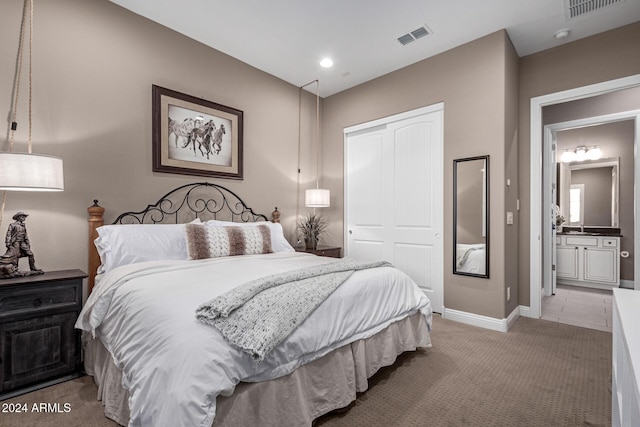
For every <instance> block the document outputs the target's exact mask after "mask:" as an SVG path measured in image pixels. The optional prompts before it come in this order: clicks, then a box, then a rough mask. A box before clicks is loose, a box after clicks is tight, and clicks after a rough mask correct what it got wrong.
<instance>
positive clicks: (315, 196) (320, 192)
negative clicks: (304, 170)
mask: <svg viewBox="0 0 640 427" xmlns="http://www.w3.org/2000/svg"><path fill="white" fill-rule="evenodd" d="M330 200H331V192H330V191H329V190H325V189H322V188H314V189H312V190H306V191H305V192H304V205H305V206H306V207H308V208H328V207H329V206H330V205H331V202H330Z"/></svg>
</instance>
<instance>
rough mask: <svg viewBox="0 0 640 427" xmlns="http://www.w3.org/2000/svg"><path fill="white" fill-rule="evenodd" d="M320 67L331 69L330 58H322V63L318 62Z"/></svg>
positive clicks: (331, 62)
mask: <svg viewBox="0 0 640 427" xmlns="http://www.w3.org/2000/svg"><path fill="white" fill-rule="evenodd" d="M320 66H322V67H324V68H329V67H333V61H332V60H331V58H324V59H323V60H322V61H320Z"/></svg>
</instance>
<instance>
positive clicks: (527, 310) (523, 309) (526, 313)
mask: <svg viewBox="0 0 640 427" xmlns="http://www.w3.org/2000/svg"><path fill="white" fill-rule="evenodd" d="M518 309H519V311H520V316H522V317H533V316H532V315H531V307H528V306H526V305H520V306H518Z"/></svg>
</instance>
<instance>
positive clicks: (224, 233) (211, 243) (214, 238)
mask: <svg viewBox="0 0 640 427" xmlns="http://www.w3.org/2000/svg"><path fill="white" fill-rule="evenodd" d="M185 229H186V232H187V251H188V252H189V258H191V259H204V258H216V257H223V256H235V255H256V254H269V253H272V252H273V250H272V249H271V231H270V230H269V227H267V226H266V225H258V226H257V227H221V226H219V225H214V224H187V225H186V226H185Z"/></svg>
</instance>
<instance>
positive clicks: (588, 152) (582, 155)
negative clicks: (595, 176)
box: [560, 145, 602, 163]
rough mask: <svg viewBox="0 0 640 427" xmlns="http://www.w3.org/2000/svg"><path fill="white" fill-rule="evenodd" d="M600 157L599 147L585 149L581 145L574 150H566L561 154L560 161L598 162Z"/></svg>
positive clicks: (585, 147)
mask: <svg viewBox="0 0 640 427" xmlns="http://www.w3.org/2000/svg"><path fill="white" fill-rule="evenodd" d="M601 157H602V150H600V146H599V145H593V146H591V147H587V146H585V145H581V146H578V147H575V148H567V149H566V150H564V152H563V153H562V156H561V157H560V160H561V161H562V163H571V162H583V161H585V160H598V159H599V158H601Z"/></svg>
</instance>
